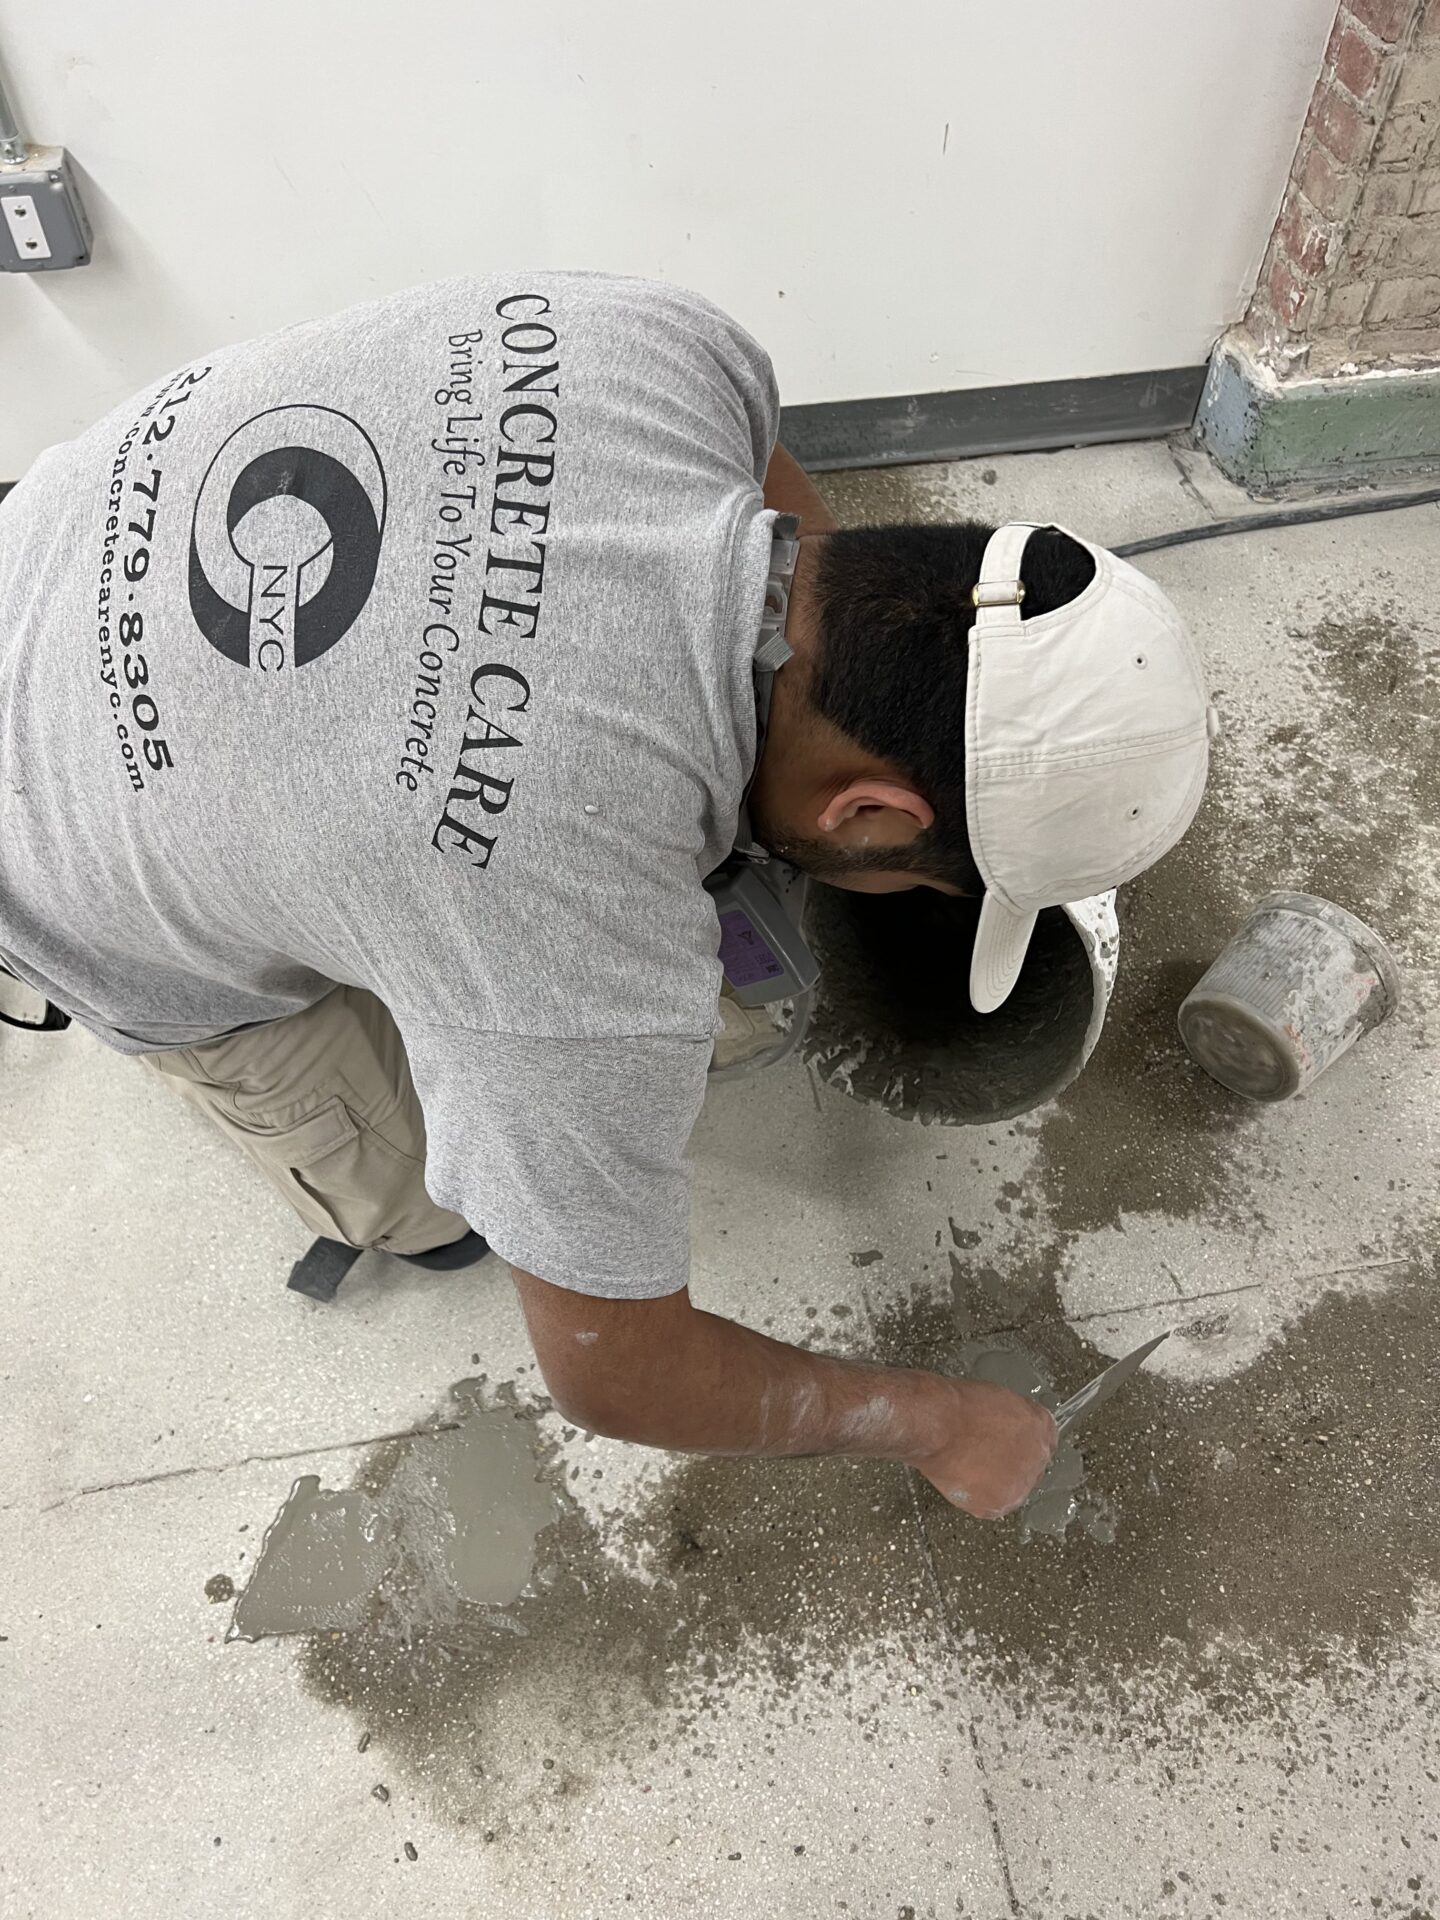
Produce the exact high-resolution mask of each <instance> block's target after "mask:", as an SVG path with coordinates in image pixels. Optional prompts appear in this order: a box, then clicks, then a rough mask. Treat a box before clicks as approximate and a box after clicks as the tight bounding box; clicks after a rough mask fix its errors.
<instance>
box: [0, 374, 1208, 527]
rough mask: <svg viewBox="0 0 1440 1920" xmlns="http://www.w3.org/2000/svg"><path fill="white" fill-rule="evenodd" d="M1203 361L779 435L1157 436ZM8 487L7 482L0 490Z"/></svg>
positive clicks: (1189, 406) (1019, 443) (851, 404)
mask: <svg viewBox="0 0 1440 1920" xmlns="http://www.w3.org/2000/svg"><path fill="white" fill-rule="evenodd" d="M1205 376H1206V369H1205V368H1204V367H1166V368H1162V369H1160V370H1159V371H1157V372H1152V373H1108V374H1102V375H1100V376H1098V377H1097V378H1095V379H1088V380H1037V381H1031V382H1029V383H1027V384H1023V385H1018V386H1010V387H968V388H960V389H958V390H955V391H952V392H948V393H904V394H896V395H893V396H887V397H884V398H881V399H876V400H826V401H821V402H819V403H818V404H816V405H814V406H805V407H783V408H782V409H781V413H780V437H781V439H782V440H783V441H784V442H785V445H786V446H787V447H788V448H789V449H790V451H791V453H793V454H794V456H795V458H796V459H797V460H798V461H799V462H800V464H801V466H802V467H810V468H812V469H813V470H814V471H815V472H817V473H830V472H836V471H838V470H839V469H841V468H844V467H897V466H906V465H911V464H913V463H914V462H916V461H920V460H966V459H970V458H972V457H974V456H975V455H977V454H985V453H1030V452H1037V451H1042V450H1044V449H1047V448H1055V447H1083V446H1091V445H1097V444H1099V443H1100V442H1102V441H1107V440H1154V439H1157V438H1158V437H1159V436H1160V435H1161V434H1166V433H1177V432H1179V431H1181V430H1183V429H1184V428H1186V427H1188V426H1190V425H1191V423H1192V422H1193V420H1194V418H1195V409H1196V407H1197V405H1198V404H1199V400H1200V394H1201V389H1202V388H1203V387H1204V385H1205ZM7 491H8V485H7V483H5V482H3V481H0V499H3V498H4V496H5V494H6V492H7Z"/></svg>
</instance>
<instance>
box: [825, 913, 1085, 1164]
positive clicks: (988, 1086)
mask: <svg viewBox="0 0 1440 1920" xmlns="http://www.w3.org/2000/svg"><path fill="white" fill-rule="evenodd" d="M979 910H980V903H979V902H978V900H959V899H952V898H950V897H949V896H947V895H945V894H940V893H936V892H935V891H933V889H930V888H927V887H921V888H916V889H915V890H914V891H913V892H908V893H895V894H862V893H846V892H842V891H840V890H838V889H836V888H833V887H823V886H817V887H815V888H813V889H812V890H811V896H810V902H809V910H808V913H807V916H806V922H805V930H806V934H807V936H808V938H809V940H810V943H811V945H812V947H813V948H814V950H815V954H816V957H817V959H818V960H819V962H820V982H819V985H818V987H817V988H816V1003H815V1007H814V1009H813V1012H812V1015H811V1019H810V1025H809V1030H808V1032H807V1033H806V1034H805V1036H804V1040H803V1046H804V1054H805V1058H806V1060H807V1061H809V1063H810V1065H811V1066H812V1067H813V1068H814V1069H815V1071H816V1072H817V1073H818V1075H819V1077H820V1078H821V1079H822V1080H825V1081H827V1082H828V1083H829V1084H830V1085H832V1086H835V1087H838V1088H840V1089H841V1090H842V1091H843V1092H845V1093H848V1094H850V1095H852V1096H853V1097H854V1098H855V1099H857V1100H864V1101H867V1102H869V1103H871V1104H873V1105H876V1106H879V1107H883V1108H884V1109H885V1111H886V1112H887V1113H892V1114H895V1115H897V1116H899V1117H902V1118H905V1119H914V1120H919V1121H921V1122H922V1123H932V1122H933V1123H936V1124H939V1125H945V1126H993V1125H994V1124H995V1123H996V1122H998V1121H1002V1120H1011V1119H1014V1118H1015V1117H1016V1116H1017V1115H1019V1114H1022V1113H1028V1112H1029V1111H1030V1110H1031V1109H1032V1108H1034V1107H1038V1106H1042V1105H1043V1104H1044V1103H1045V1102H1046V1101H1047V1100H1050V1099H1053V1098H1054V1096H1055V1095H1056V1094H1057V1093H1059V1092H1060V1091H1061V1090H1062V1088H1064V1087H1066V1086H1068V1085H1069V1084H1070V1082H1071V1081H1072V1080H1073V1079H1074V1078H1075V1076H1076V1075H1077V1074H1078V1073H1079V1072H1080V1070H1081V1069H1082V1067H1083V1066H1084V1065H1085V1063H1086V1061H1087V1060H1088V1059H1089V1058H1090V1055H1091V1053H1092V1052H1093V1050H1094V1047H1095V1043H1096V1041H1097V1040H1098V1039H1099V1037H1100V1029H1101V1027H1102V1026H1103V1024H1104V1021H1105V1012H1106V1008H1107V1007H1108V1005H1109V1002H1110V993H1111V988H1112V987H1113V985H1114V980H1115V966H1116V960H1117V957H1118V953H1119V941H1120V935H1119V928H1118V926H1117V923H1116V919H1115V896H1114V894H1113V893H1106V894H1100V895H1097V896H1096V897H1095V898H1094V899H1091V900H1080V901H1076V902H1075V903H1074V904H1073V905H1071V906H1066V907H1053V908H1051V909H1049V910H1048V911H1046V912H1045V913H1042V914H1041V916H1040V920H1039V923H1038V925H1037V926H1036V929H1035V936H1034V938H1033V939H1032V941H1031V943H1030V951H1029V953H1028V955H1027V956H1026V961H1025V966H1024V969H1023V970H1022V972H1021V975H1020V979H1019V981H1018V982H1017V984H1016V987H1015V990H1014V992H1013V993H1012V994H1011V995H1010V997H1009V999H1008V1000H1006V1002H1005V1004H1004V1005H1003V1006H1001V1007H999V1008H997V1009H996V1011H995V1012H994V1013H983V1014H982V1013H976V1011H975V1010H974V1008H973V1007H972V1006H971V1005H970V994H969V976H970V952H971V948H972V947H973V945H974V941H975V924H976V920H977V918H978V915H979Z"/></svg>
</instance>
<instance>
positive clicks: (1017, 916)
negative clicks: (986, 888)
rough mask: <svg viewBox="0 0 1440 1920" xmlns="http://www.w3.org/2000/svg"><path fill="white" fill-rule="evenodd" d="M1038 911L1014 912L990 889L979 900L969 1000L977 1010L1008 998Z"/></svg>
mask: <svg viewBox="0 0 1440 1920" xmlns="http://www.w3.org/2000/svg"><path fill="white" fill-rule="evenodd" d="M1039 917H1040V916H1039V914H1038V913H1016V912H1015V911H1014V910H1013V909H1012V908H1010V907H1007V906H1005V905H1003V904H1002V903H1001V902H1000V901H999V900H997V899H996V898H995V895H994V894H993V893H987V894H986V895H985V898H984V899H983V900H982V901H981V902H980V924H979V925H978V926H977V928H976V929H975V951H974V953H973V954H972V955H971V957H970V1004H971V1006H972V1007H974V1009H975V1011H976V1012H977V1013H993V1012H994V1011H995V1009H996V1008H997V1007H1002V1006H1004V1004H1005V1002H1006V1001H1007V1000H1008V999H1009V998H1010V994H1011V992H1012V990H1013V988H1014V986H1015V982H1016V981H1017V980H1018V979H1019V978H1020V969H1021V968H1022V967H1023V966H1024V965H1025V955H1026V954H1027V953H1028V952H1029V951H1030V936H1031V934H1032V933H1034V931H1035V922H1036V921H1037V920H1038V919H1039Z"/></svg>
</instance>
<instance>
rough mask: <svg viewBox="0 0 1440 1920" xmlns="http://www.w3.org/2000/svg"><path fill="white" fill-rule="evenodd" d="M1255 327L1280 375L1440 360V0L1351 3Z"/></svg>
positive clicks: (1316, 103)
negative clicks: (1286, 372) (1289, 372)
mask: <svg viewBox="0 0 1440 1920" xmlns="http://www.w3.org/2000/svg"><path fill="white" fill-rule="evenodd" d="M1245 328H1246V331H1247V332H1248V333H1249V334H1250V336H1251V338H1252V339H1253V340H1254V341H1255V343H1256V345H1257V346H1258V347H1259V348H1260V350H1261V352H1262V353H1263V354H1264V356H1265V357H1266V358H1267V359H1268V360H1270V362H1271V363H1272V364H1273V365H1274V366H1275V367H1276V368H1277V370H1279V371H1282V372H1283V371H1286V370H1290V371H1294V372H1301V371H1305V372H1310V373H1331V372H1334V371H1336V370H1337V369H1338V368H1340V367H1342V366H1343V367H1346V368H1347V369H1348V368H1349V367H1350V366H1351V365H1352V364H1353V365H1354V366H1358V367H1376V366H1388V365H1396V366H1399V365H1407V366H1413V365H1424V364H1429V363H1432V362H1435V361H1437V360H1440V0H1341V6H1340V11H1339V13H1338V14H1337V15H1336V18H1335V27H1334V31H1333V32H1332V33H1331V35H1330V44H1329V46H1328V47H1327V48H1326V50H1325V61H1324V65H1323V66H1322V68H1321V70H1320V78H1319V80H1318V81H1317V82H1316V86H1315V95H1314V98H1313V100H1312V101H1311V103H1310V113H1309V116H1308V118H1307V119H1306V122H1305V127H1304V130H1303V132H1302V133H1301V135H1300V144H1299V147H1298V148H1297V150H1296V154H1295V163H1294V165H1293V167H1292V168H1291V170H1290V181H1289V185H1288V186H1287V187H1286V190H1285V198H1284V201H1283V202H1282V204H1281V208H1280V217H1279V218H1278V220H1277V221H1276V223H1275V231H1274V233H1273V234H1272V235H1271V238H1270V246H1269V249H1268V251H1267V252H1266V255H1265V261H1264V264H1263V266H1262V267H1261V270H1260V278H1259V282H1258V284H1257V286H1256V289H1255V293H1254V297H1253V298H1252V300H1251V303H1250V309H1249V312H1248V313H1247V314H1246V316H1245Z"/></svg>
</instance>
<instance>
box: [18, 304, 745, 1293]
mask: <svg viewBox="0 0 1440 1920" xmlns="http://www.w3.org/2000/svg"><path fill="white" fill-rule="evenodd" d="M775 427H776V395H775V384H774V377H773V374H772V371H771V367H770V363H769V361H768V359H767V358H766V356H765V355H764V353H763V352H761V350H760V349H759V348H758V347H757V346H756V344H755V342H754V341H752V340H751V339H749V338H748V336H747V335H746V334H744V333H743V332H742V331H741V330H740V328H738V327H737V326H735V325H734V323H733V322H731V321H730V320H728V319H727V318H726V317H725V315H724V314H722V313H720V312H718V311H717V310H716V308H714V307H713V306H711V305H710V304H709V303H708V302H706V301H704V300H701V299H699V298H697V297H696V296H695V295H693V294H688V293H682V292H679V291H677V290H675V289H674V288H670V287H663V286H658V285H652V284H648V283H646V282H642V281H635V280H622V279H615V278H611V277H608V276H600V275H588V274H530V275H526V276H524V277H506V278H498V277H496V278H484V279H466V280H454V281H449V282H445V283H442V284H439V285H432V286H427V287H422V288H418V289H416V290H415V291H414V292H411V293H404V294H400V295H397V296H395V297H394V298H391V299H387V300H382V301H378V302H376V303H374V304H371V305H367V306H362V307H356V308H353V309H351V310H350V311H349V312H346V313H342V314H340V315H338V316H337V317H335V318H333V319H328V320H322V321H317V322H315V323H314V324H311V325H305V326H299V327H294V328H291V329H289V330H288V331H286V332H284V333H280V334H276V335H272V336H270V337H269V338H266V339H263V340H257V341H252V342H250V343H248V344H245V345H242V346H236V347H228V348H226V349H224V350H223V351H221V352H219V353H216V354H213V355H210V356H208V357H207V358H205V359H203V360H199V361H196V362H195V363H194V364H193V365H191V366H189V367H185V368H182V369H181V370H180V371H179V372H177V373H175V374H173V375H171V376H170V377H169V378H168V379H166V380H164V381H162V382H160V383H159V384H158V385H157V386H156V387H154V388H153V389H151V390H150V391H149V392H148V393H146V394H145V395H143V396H141V397H139V398H137V399H136V400H134V401H132V402H131V403H129V404H128V405H127V406H125V407H122V408H120V409H119V410H118V411H117V412H115V413H114V414H112V415H111V416H110V417H109V418H108V419H106V420H104V421H102V422H101V423H100V424H99V425H98V426H96V427H95V428H93V429H92V430H91V431H90V432H89V433H87V434H85V435H84V436H82V437H81V438H80V439H78V440H75V441H73V442H71V443H70V444H69V445H66V446H62V447H57V448H54V449H52V450H51V451H50V452H48V453H47V454H45V455H44V456H43V457H42V458H41V459H40V460H39V461H38V462H37V464H36V465H35V467H34V468H33V470H32V471H31V472H30V474H29V475H28V476H27V477H26V478H25V479H24V480H22V481H21V483H20V485H19V486H18V487H17V488H16V489H15V490H14V492H13V493H12V494H11V495H10V497H9V498H8V499H7V500H6V502H5V503H4V505H3V506H0V958H3V959H5V960H6V961H7V963H8V964H10V966H11V968H12V970H13V971H14V972H16V973H17V974H19V975H20V976H21V978H23V979H25V980H28V981H29V982H30V983H31V984H32V985H34V986H36V987H37V988H39V989H40V991H42V992H43V993H45V994H47V995H48V996H49V997H50V998H51V999H52V1000H54V1001H55V1002H56V1003H57V1004H58V1005H60V1006H61V1007H64V1008H66V1009H67V1010H69V1011H70V1012H72V1013H73V1014H74V1015H75V1017H76V1018H77V1019H78V1020H80V1021H81V1022H83V1024H84V1025H85V1026H87V1027H89V1028H90V1029H91V1031H93V1032H95V1033H97V1034H98V1035H99V1036H100V1037H101V1038H102V1039H103V1040H105V1041H107V1042H108V1043H109V1044H110V1045H112V1046H116V1047H119V1048H121V1049H122V1050H125V1051H129V1052H144V1051H150V1050H153V1049H157V1048H165V1047H174V1046H184V1045H189V1044H194V1043H195V1042H197V1041H199V1040H202V1039H206V1038H210V1037H213V1036H214V1035H216V1034H218V1033H222V1032H228V1031H231V1030H233V1029H235V1028H237V1027H241V1026H245V1025H248V1024H251V1023H254V1022H259V1021H267V1020H274V1019H277V1018H280V1017H282V1016H283V1015H285V1014H287V1013H291V1012H294V1011H296V1010H298V1009H299V1008H302V1007H305V1006H308V1005H310V1004H311V1003H312V1002H314V1001H315V1000H317V999H318V998H320V997H321V996H322V995H323V994H325V993H326V992H327V991H329V990H330V988H331V987H332V986H333V985H334V984H335V983H337V982H344V983H347V984H350V985H356V986H362V987H367V988H369V989H370V990H371V991H373V992H374V993H375V994H377V995H378V996H379V997H380V998H381V999H382V1000H383V1001H384V1002H385V1004H386V1005H387V1006H388V1007H389V1008H390V1010H391V1012H392V1013H393V1014H394V1016H395V1019H396V1021H397V1023H398V1025H399V1027H400V1030H401V1032H402V1034H403V1036H404V1039H405V1042H406V1046H407V1049H408V1052H409V1056H410V1062H411V1067H412V1070H413V1072H414V1076H415V1081H416V1084H417V1087H418V1089H419V1092H420V1096H421V1100H422V1102H423V1105H424V1109H425V1117H426V1123H427V1128H428V1132H429V1166H428V1185H429V1187H430V1191H431V1193H432V1194H433V1196H434V1198H435V1199H436V1200H437V1201H438V1202H439V1203H440V1204H442V1205H444V1206H447V1207H452V1208H454V1209H455V1210H456V1211H457V1212H459V1213H461V1214H463V1215H464V1216H465V1218H466V1219H467V1220H469V1221H470V1222H471V1224H472V1225H473V1226H475V1227H476V1228H478V1229H479V1230H480V1231H481V1232H483V1233H485V1234H486V1235H487V1236H488V1237H489V1239H490V1241H491V1243H492V1244H493V1245H494V1246H495V1248H496V1249H497V1251H498V1252H500V1253H501V1254H503V1255H504V1256H505V1257H506V1258H507V1259H509V1260H511V1261H513V1262H515V1263H516V1264H518V1265H520V1266H522V1267H525V1268H528V1269H530V1270H531V1271H533V1272H536V1273H538V1274H540V1275H541V1276H542V1277H544V1278H545V1279H547V1280H551V1281H554V1282H556V1283H557V1284H560V1285H563V1286H568V1287H574V1288H577V1289H579V1290H581V1291H584V1292H589V1293H597V1294H606V1295H613V1296H645V1295H652V1294H660V1293H665V1292H669V1291H673V1290H674V1289H675V1288H677V1287H679V1286H681V1285H683V1284H684V1282H685V1279H686V1274H687V1271H688V1258H689V1228H688V1199H689V1193H688V1179H687V1173H686V1164H685V1149H686V1143H687V1141H688V1138H689V1134H690V1130H691V1127H692V1125H693V1123H694V1120H695V1116H696V1114H697V1112H698V1110H699V1106H700V1102H701V1098H702V1095H703V1092H704V1086H705V1074H706V1068H707V1065H708V1062H709V1057H710V1050H711V1043H712V1036H713V1035H714V1033H715V1031H716V998H717V994H718V990H719V986H720V968H719V963H718V961H717V958H716V952H717V946H718V938H719V935H718V927H717V922H716V915H715V910H714V907H713V905H712V903H711V900H710V898H709V896H708V895H707V894H706V893H705V891H704V889H703V888H702V886H701V880H702V877H703V876H704V875H705V874H706V873H708V872H709V871H710V870H711V868H713V867H714V866H715V865H716V864H718V862H719V861H720V860H721V859H722V858H723V857H724V855H725V854H726V852H727V851H728V850H729V848H730V845H731V843H732V841H733V839H734V835H735V828H736V819H737V813H738V809H739V804H740V799H741V795H742V791H743V788H744V785H745V782H746V780H747V778H748V776H749V773H750V770H751V767H752V763H753V760H754V755H755V706H754V694H753V684H752V658H753V654H754V649H755V644H756V640H757V636H758V631H759V622H760V616H761V610H762V603H763V598H764V591H765V578H766V572H767V567H768V562H769V552H770V526H771V519H772V516H771V515H770V514H769V513H767V512H766V511H765V509H764V507H763V503H762V495H761V481H762V478H763V475H764V470H765V466H766V463H767V460H768V457H769V453H770V450H771V447H772V444H773V442H774V437H775Z"/></svg>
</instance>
